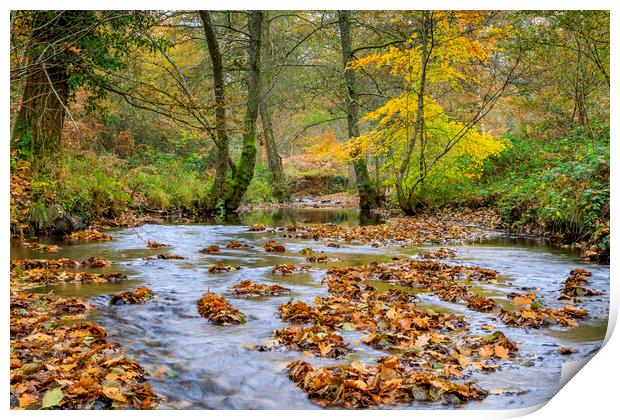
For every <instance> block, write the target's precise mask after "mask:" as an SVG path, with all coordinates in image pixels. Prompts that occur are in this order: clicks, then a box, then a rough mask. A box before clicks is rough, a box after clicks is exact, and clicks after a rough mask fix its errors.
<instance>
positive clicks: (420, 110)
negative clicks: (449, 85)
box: [395, 11, 433, 215]
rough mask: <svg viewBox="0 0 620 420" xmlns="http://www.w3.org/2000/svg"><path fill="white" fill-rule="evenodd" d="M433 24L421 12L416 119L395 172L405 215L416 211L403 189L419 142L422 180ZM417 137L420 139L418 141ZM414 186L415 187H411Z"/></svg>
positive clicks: (412, 190)
mask: <svg viewBox="0 0 620 420" xmlns="http://www.w3.org/2000/svg"><path fill="white" fill-rule="evenodd" d="M432 24H433V22H432V18H431V17H430V15H429V12H428V11H423V12H422V27H421V30H420V42H421V43H422V51H421V59H422V60H421V62H422V71H421V72H420V86H419V89H418V95H417V96H418V97H417V105H418V107H417V110H416V120H415V124H414V127H413V134H412V135H411V138H409V139H408V141H407V149H406V151H405V156H404V158H403V162H402V163H401V166H400V168H399V170H398V173H397V174H396V183H395V187H396V197H397V198H398V205H399V207H400V208H401V209H402V210H403V211H404V212H405V214H407V215H413V214H415V213H416V210H417V207H418V206H417V204H418V203H414V201H415V200H414V194H415V192H414V189H411V190H409V191H405V186H404V182H405V180H404V178H405V175H406V173H407V170H408V169H409V164H410V163H411V155H412V154H413V151H414V149H415V147H416V144H418V143H419V144H420V162H419V166H420V167H419V171H421V173H420V178H419V181H418V182H416V186H417V185H418V184H419V183H421V182H423V180H424V175H423V173H424V172H423V170H424V169H423V165H424V164H423V162H424V149H425V144H424V140H423V139H424V95H425V90H426V69H427V65H428V62H429V57H430V53H429V45H428V44H429V35H430V32H431V29H432V28H431V25H432ZM418 139H419V140H420V141H419V142H418ZM413 188H415V187H413Z"/></svg>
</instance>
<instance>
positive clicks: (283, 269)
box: [271, 263, 310, 274]
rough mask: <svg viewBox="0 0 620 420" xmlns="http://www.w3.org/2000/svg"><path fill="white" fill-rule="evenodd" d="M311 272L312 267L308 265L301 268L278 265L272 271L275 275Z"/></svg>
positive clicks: (286, 264) (288, 264)
mask: <svg viewBox="0 0 620 420" xmlns="http://www.w3.org/2000/svg"><path fill="white" fill-rule="evenodd" d="M308 270H310V266H309V265H307V264H302V265H300V266H296V265H295V264H291V263H284V264H278V265H276V266H275V267H273V269H272V270H271V272H272V273H274V274H297V273H305V272H306V271H308Z"/></svg>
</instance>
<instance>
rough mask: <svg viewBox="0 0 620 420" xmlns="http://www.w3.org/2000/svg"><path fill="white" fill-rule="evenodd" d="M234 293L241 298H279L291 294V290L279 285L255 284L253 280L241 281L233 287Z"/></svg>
mask: <svg viewBox="0 0 620 420" xmlns="http://www.w3.org/2000/svg"><path fill="white" fill-rule="evenodd" d="M232 292H233V293H234V294H235V295H239V296H277V295H284V294H288V293H291V289H288V288H286V287H283V286H280V285H279V284H271V285H269V284H262V283H254V282H252V280H241V281H240V282H239V283H237V284H235V285H234V286H232Z"/></svg>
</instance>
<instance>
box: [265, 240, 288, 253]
mask: <svg viewBox="0 0 620 420" xmlns="http://www.w3.org/2000/svg"><path fill="white" fill-rule="evenodd" d="M263 249H264V250H265V251H267V252H285V251H286V248H284V245H282V244H279V243H277V242H276V241H274V240H273V239H270V240H268V241H267V242H266V243H265V245H263Z"/></svg>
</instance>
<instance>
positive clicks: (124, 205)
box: [10, 154, 610, 262]
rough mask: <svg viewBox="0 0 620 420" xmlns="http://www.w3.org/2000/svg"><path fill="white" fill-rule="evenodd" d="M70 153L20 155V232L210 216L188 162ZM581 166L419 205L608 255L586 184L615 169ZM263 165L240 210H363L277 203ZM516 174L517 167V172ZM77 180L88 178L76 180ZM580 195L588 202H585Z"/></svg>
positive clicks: (593, 255)
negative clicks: (576, 172)
mask: <svg viewBox="0 0 620 420" xmlns="http://www.w3.org/2000/svg"><path fill="white" fill-rule="evenodd" d="M64 159H65V160H66V161H65V160H63V162H64V163H60V164H58V165H56V166H52V167H53V168H55V169H53V170H50V169H49V167H48V169H45V167H43V168H37V169H35V168H33V167H32V165H31V163H30V162H29V161H27V160H24V159H18V158H17V157H16V155H15V154H13V156H12V160H11V200H10V203H11V206H10V208H11V234H12V236H13V237H22V238H28V237H32V236H34V235H39V234H43V235H46V234H50V233H56V234H59V235H60V236H62V235H64V234H68V233H71V232H72V231H74V230H80V229H84V228H86V227H94V228H97V229H101V228H105V227H123V226H125V227H129V226H140V225H142V224H144V223H187V222H190V221H200V220H202V217H201V216H200V215H199V213H198V210H197V209H198V202H199V201H200V200H203V199H204V195H202V193H200V194H198V193H196V191H198V190H194V192H195V193H196V194H194V193H191V194H190V193H188V190H187V186H188V185H190V184H191V185H193V186H194V187H196V188H197V187H198V186H199V185H202V186H201V187H200V188H201V189H200V191H203V192H206V191H207V189H205V188H206V187H205V186H206V185H207V184H208V182H209V180H208V179H202V180H200V179H199V178H197V177H199V176H200V175H199V173H198V172H197V171H189V172H188V169H187V168H185V169H183V168H184V167H182V166H178V165H176V164H172V163H170V162H169V163H168V164H167V165H168V166H170V165H172V166H170V168H169V167H168V166H166V167H165V168H163V170H174V171H176V174H175V173H170V174H169V175H168V176H167V177H166V178H162V177H161V176H159V175H157V174H154V173H151V172H149V171H151V169H152V168H151V169H148V170H147V168H148V167H146V166H145V167H141V166H136V167H135V168H133V169H132V170H131V171H130V172H131V173H133V177H132V178H127V173H126V171H125V172H123V169H122V167H123V162H122V161H120V160H118V159H116V160H114V159H111V162H112V163H109V162H107V163H103V160H102V159H101V158H100V157H97V156H95V155H86V156H85V157H77V156H73V155H67V156H66V157H65V158H64ZM114 162H116V163H114ZM89 165H90V166H89ZM497 165H499V164H497ZM502 165H504V164H502ZM596 165H598V166H596ZM582 166H584V168H585V169H584V168H582V169H580V170H581V171H582V172H583V173H584V174H589V175H588V176H589V177H590V178H587V177H585V175H584V177H583V178H580V179H573V180H571V179H570V178H569V177H568V176H567V174H568V172H569V169H570V168H564V167H563V166H562V167H561V168H563V169H562V170H561V171H560V172H558V173H555V175H553V176H554V177H555V178H553V177H552V178H553V179H556V181H555V183H550V182H548V181H547V183H545V181H544V180H545V179H552V178H549V176H551V175H549V174H547V175H544V171H542V172H540V174H543V175H544V176H543V175H540V174H538V175H534V174H532V175H531V178H532V179H533V181H528V182H527V183H525V184H524V183H521V184H520V185H523V187H521V186H518V187H517V188H515V189H514V191H513V189H512V187H510V188H508V187H507V186H506V185H507V184H506V183H507V182H508V181H505V180H503V178H501V179H500V178H497V179H498V181H496V183H497V182H500V183H501V185H499V184H498V185H495V184H489V185H486V186H484V185H483V186H481V187H479V188H478V189H476V190H474V191H472V190H456V191H455V193H454V194H453V195H452V196H451V197H450V198H449V199H445V198H444V199H442V198H436V200H438V201H437V202H436V203H435V204H433V205H429V207H428V208H427V209H426V210H425V211H424V212H422V213H421V214H422V216H423V217H429V216H430V217H433V214H434V213H442V212H443V213H446V212H448V213H449V212H453V213H455V214H459V213H464V212H469V213H470V214H475V213H476V212H478V211H479V209H483V211H487V210H484V209H490V210H488V211H490V212H492V213H493V214H494V215H493V216H492V220H494V221H496V222H497V223H495V225H494V228H496V229H503V230H506V231H507V232H509V233H510V234H513V235H518V236H525V237H530V236H538V237H544V238H548V239H549V240H551V241H552V242H553V243H555V244H557V245H558V246H564V247H571V248H573V249H578V250H579V251H580V252H581V255H582V257H583V258H584V259H586V260H591V261H601V262H608V261H609V229H610V227H609V211H608V208H609V202H608V190H604V189H603V191H599V192H592V191H593V190H587V189H586V187H585V185H586V184H587V183H588V182H590V181H592V179H598V180H599V181H600V182H603V183H604V182H605V173H606V170H608V169H606V168H607V166H606V164H605V163H604V162H603V161H600V160H596V159H595V160H594V161H592V162H590V161H587V162H585V163H583V164H582ZM166 168H168V169H166ZM171 168H172V169H171ZM263 172H264V171H263ZM263 172H260V171H259V172H258V173H259V175H258V176H257V178H256V179H255V180H254V181H253V184H252V185H251V188H250V190H248V198H247V199H246V200H245V203H244V204H243V205H242V206H241V207H240V209H239V212H240V213H243V212H251V211H260V210H268V209H298V208H312V209H322V208H326V209H329V208H331V209H355V208H357V206H358V202H359V198H358V197H357V196H356V195H355V194H352V193H350V192H347V191H344V192H338V193H332V194H321V193H320V191H319V190H316V191H315V190H313V191H314V192H315V194H313V195H308V194H306V193H304V192H303V191H300V192H299V194H298V195H294V196H293V198H292V199H291V201H289V202H285V203H276V202H273V201H272V200H273V197H272V196H271V195H270V193H269V191H270V190H269V188H266V187H267V186H268V185H269V182H268V179H267V178H268V174H267V175H266V174H265V173H263ZM556 172H557V171H556ZM535 173H536V172H535ZM123 174H124V175H123ZM607 176H608V173H607ZM190 178H191V180H192V181H191V182H190ZM513 178H514V175H511V176H510V177H509V179H513ZM78 179H81V181H80V182H77V181H76V180H78ZM155 180H157V181H155ZM155 182H157V184H156V183H155ZM592 182H594V181H592ZM607 182H608V178H607ZM555 184H557V185H555ZM181 185H183V187H181ZM194 187H192V188H194ZM561 188H563V189H565V190H567V191H573V190H575V191H578V192H577V193H576V195H575V196H570V197H568V198H562V197H565V196H568V195H567V194H564V193H559V192H558V191H559V189H561ZM588 191H590V192H588ZM605 191H607V193H606V192H605ZM325 192H327V191H325ZM606 194H607V195H606ZM547 196H549V197H555V198H554V200H555V201H554V202H559V203H562V206H563V208H560V207H557V206H558V205H556V204H554V205H553V206H556V207H557V209H556V210H553V209H554V208H556V207H553V206H552V205H551V204H545V203H546V198H545V197H547ZM157 197H159V199H158V198H157ZM578 200H581V201H580V202H583V206H581V207H580V205H579V203H577V202H576V201H578ZM545 206H547V207H545ZM564 207H566V208H569V210H565V209H564ZM570 208H573V209H578V210H570ZM468 209H469V210H468ZM374 213H375V214H379V215H380V216H381V217H382V218H383V219H389V218H392V217H404V216H403V215H402V213H401V212H400V211H399V210H398V208H396V207H387V208H382V209H376V210H375V211H374ZM584 218H585V219H584ZM582 219H583V220H582Z"/></svg>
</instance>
